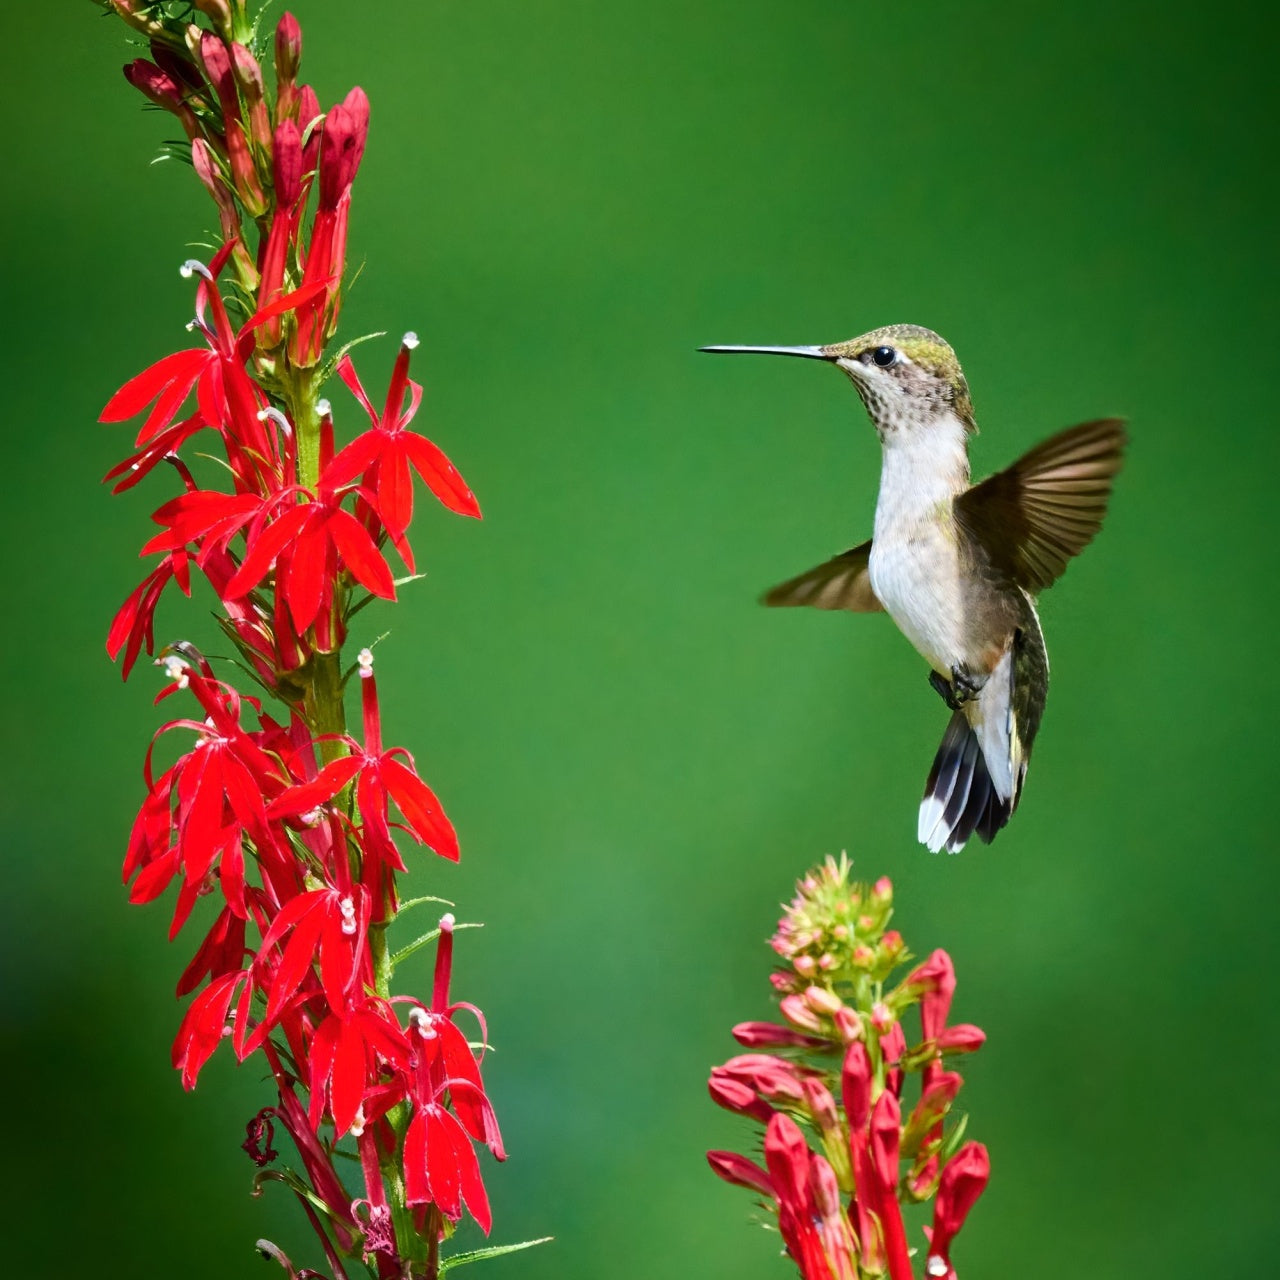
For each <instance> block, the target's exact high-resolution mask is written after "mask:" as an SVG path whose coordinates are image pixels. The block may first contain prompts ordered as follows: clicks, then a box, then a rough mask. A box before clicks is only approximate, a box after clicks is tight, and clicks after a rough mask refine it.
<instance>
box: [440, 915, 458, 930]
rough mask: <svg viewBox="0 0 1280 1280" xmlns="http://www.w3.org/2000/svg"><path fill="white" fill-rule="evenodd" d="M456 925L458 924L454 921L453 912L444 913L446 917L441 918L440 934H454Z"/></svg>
mask: <svg viewBox="0 0 1280 1280" xmlns="http://www.w3.org/2000/svg"><path fill="white" fill-rule="evenodd" d="M455 923H456V921H455V920H454V916H453V912H452V911H446V912H445V913H444V915H442V916H441V917H440V932H441V933H452V932H453V926H454V924H455Z"/></svg>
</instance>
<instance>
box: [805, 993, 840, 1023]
mask: <svg viewBox="0 0 1280 1280" xmlns="http://www.w3.org/2000/svg"><path fill="white" fill-rule="evenodd" d="M804 1002H805V1004H807V1005H808V1006H809V1008H810V1009H812V1010H813V1011H814V1013H825V1014H826V1015H827V1016H828V1017H831V1016H833V1015H834V1014H835V1012H836V1010H838V1009H843V1008H844V1001H843V1000H841V999H840V997H839V996H838V995H836V993H835V992H834V991H828V990H827V989H826V987H806V988H805V993H804Z"/></svg>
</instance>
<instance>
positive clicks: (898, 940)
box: [880, 929, 905, 956]
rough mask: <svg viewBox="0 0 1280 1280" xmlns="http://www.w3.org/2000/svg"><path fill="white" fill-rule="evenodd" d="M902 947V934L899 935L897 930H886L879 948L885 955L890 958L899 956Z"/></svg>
mask: <svg viewBox="0 0 1280 1280" xmlns="http://www.w3.org/2000/svg"><path fill="white" fill-rule="evenodd" d="M904 945H905V944H904V943H903V941H902V934H900V933H899V932H898V931H897V929H888V930H886V931H885V935H884V937H883V938H881V939H880V946H881V947H882V948H883V949H884V951H885V953H886V954H887V955H890V956H897V955H900V954H901V953H902V950H903V947H904Z"/></svg>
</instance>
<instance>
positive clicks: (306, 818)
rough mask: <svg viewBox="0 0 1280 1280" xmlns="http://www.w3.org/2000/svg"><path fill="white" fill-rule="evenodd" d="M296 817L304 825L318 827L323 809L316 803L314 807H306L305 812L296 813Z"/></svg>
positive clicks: (322, 815)
mask: <svg viewBox="0 0 1280 1280" xmlns="http://www.w3.org/2000/svg"><path fill="white" fill-rule="evenodd" d="M298 817H299V819H300V820H301V821H302V823H303V825H304V826H308V827H318V826H319V825H320V819H321V818H323V817H324V810H323V809H322V808H321V807H320V806H319V805H316V807H315V808H314V809H308V810H307V811H306V813H300V814H298Z"/></svg>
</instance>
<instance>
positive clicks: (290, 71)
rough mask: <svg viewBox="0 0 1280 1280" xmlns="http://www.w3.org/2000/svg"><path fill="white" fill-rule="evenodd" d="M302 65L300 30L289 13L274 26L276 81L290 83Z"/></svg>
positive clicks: (295, 77) (295, 20)
mask: <svg viewBox="0 0 1280 1280" xmlns="http://www.w3.org/2000/svg"><path fill="white" fill-rule="evenodd" d="M301 65H302V28H301V27H300V26H299V25H298V20H297V18H295V17H294V16H293V14H291V13H286V14H284V15H283V16H282V17H281V19H280V21H279V22H278V23H277V24H276V80H277V82H278V83H280V84H283V83H285V82H289V83H292V82H293V81H294V80H296V79H297V78H298V69H299V67H301Z"/></svg>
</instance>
